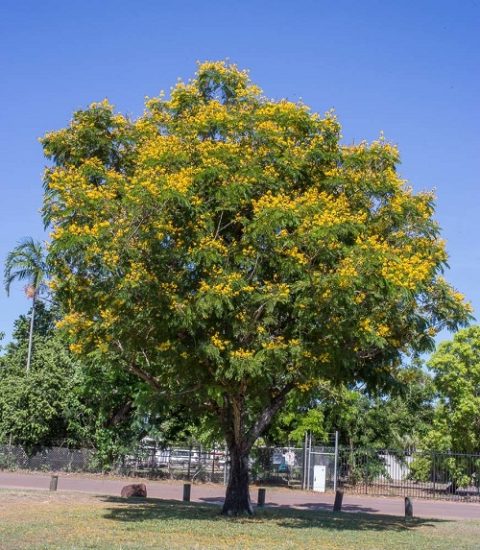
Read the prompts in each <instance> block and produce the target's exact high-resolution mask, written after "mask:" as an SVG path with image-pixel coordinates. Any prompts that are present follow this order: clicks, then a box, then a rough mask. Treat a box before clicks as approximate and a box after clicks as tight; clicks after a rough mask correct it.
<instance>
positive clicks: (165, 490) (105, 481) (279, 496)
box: [0, 472, 480, 519]
mask: <svg viewBox="0 0 480 550" xmlns="http://www.w3.org/2000/svg"><path fill="white" fill-rule="evenodd" d="M139 482H140V481H139V480H138V478H137V479H135V480H134V479H131V480H127V479H112V478H108V477H93V476H92V477H84V476H81V475H69V474H65V475H62V474H60V475H59V481H58V490H59V491H81V492H86V493H93V494H99V495H112V496H119V495H120V491H121V488H122V487H123V486H124V485H126V484H127V483H139ZM145 483H146V485H147V491H148V496H149V497H153V498H163V499H168V500H181V498H182V491H183V487H182V482H181V481H150V480H145ZM49 484H50V475H46V474H34V473H17V472H0V487H2V488H17V489H44V490H45V489H48V487H49ZM224 491H225V488H224V487H223V486H222V485H214V484H198V485H193V486H192V501H194V502H209V503H214V504H221V503H223V497H224ZM251 493H252V499H253V500H255V499H256V489H255V488H254V487H252V490H251ZM266 504H267V505H268V506H272V507H285V508H288V507H291V508H298V509H303V510H323V509H326V510H331V509H332V505H333V495H332V494H320V493H313V492H310V491H299V490H292V489H283V488H267V498H266ZM343 510H344V511H346V512H366V513H371V514H387V515H394V516H402V515H403V513H404V503H403V498H401V497H397V498H387V497H368V496H359V495H349V494H345V496H344V499H343ZM414 513H415V516H416V517H422V518H432V519H433V518H436V519H480V503H467V502H450V501H432V500H423V499H417V500H415V501H414Z"/></svg>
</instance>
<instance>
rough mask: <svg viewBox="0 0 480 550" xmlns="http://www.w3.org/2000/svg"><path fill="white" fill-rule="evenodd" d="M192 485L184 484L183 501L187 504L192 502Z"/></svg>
mask: <svg viewBox="0 0 480 550" xmlns="http://www.w3.org/2000/svg"><path fill="white" fill-rule="evenodd" d="M191 488H192V485H191V484H190V483H184V484H183V500H184V501H185V502H190V490H191Z"/></svg>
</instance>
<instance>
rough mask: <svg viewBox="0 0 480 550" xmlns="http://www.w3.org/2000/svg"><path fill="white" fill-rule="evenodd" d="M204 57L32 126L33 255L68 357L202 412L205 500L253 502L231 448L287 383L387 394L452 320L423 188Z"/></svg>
mask: <svg viewBox="0 0 480 550" xmlns="http://www.w3.org/2000/svg"><path fill="white" fill-rule="evenodd" d="M339 140H340V127H339V124H338V122H337V121H336V119H335V117H334V116H333V115H332V114H327V115H326V116H325V117H324V118H321V117H319V116H318V115H316V114H312V113H311V112H310V111H309V109H308V108H307V107H306V106H305V105H303V104H297V103H292V102H289V101H286V100H280V101H272V100H269V99H267V98H265V97H264V96H263V95H262V94H261V92H260V90H259V88H258V87H256V86H255V85H253V84H252V83H251V82H250V81H249V78H248V75H247V73H246V72H244V71H240V70H239V69H237V68H236V67H235V66H233V65H225V64H223V63H205V64H202V65H200V67H199V70H198V73H197V75H196V77H195V78H194V79H193V80H192V81H191V82H189V83H187V84H185V83H182V82H180V83H178V84H177V85H176V86H175V88H174V89H173V90H172V93H171V97H170V98H169V99H165V98H163V97H159V98H155V99H151V100H149V101H148V102H147V109H146V112H145V114H144V115H143V116H142V117H140V118H139V119H138V120H130V119H128V118H126V117H124V116H122V115H119V114H115V113H114V111H113V108H112V107H111V106H110V105H109V104H108V103H107V102H102V103H100V104H98V103H97V104H93V105H91V106H90V108H88V109H86V110H84V111H79V112H77V113H75V114H74V117H73V120H72V122H71V124H70V125H69V126H68V127H67V128H65V129H62V130H59V131H57V132H52V133H49V134H47V135H46V136H45V137H44V138H43V145H44V150H45V154H46V155H47V157H48V158H50V159H52V161H53V165H52V166H51V167H50V168H49V169H47V171H46V174H45V188H46V193H45V206H44V213H45V219H46V221H47V222H49V223H51V225H52V226H53V233H52V244H51V248H50V251H49V260H50V262H51V265H52V267H53V271H54V279H53V286H54V288H55V290H56V296H57V299H58V300H59V301H60V303H61V305H62V307H63V308H64V311H65V316H64V319H63V321H62V324H63V327H64V328H65V329H66V330H67V331H68V333H69V335H70V338H72V340H73V344H72V350H74V351H75V352H78V353H80V354H82V355H83V357H84V358H86V359H88V357H90V356H93V355H95V354H97V356H98V354H101V355H102V357H103V358H104V360H105V361H106V362H108V363H109V364H111V365H115V366H116V368H118V369H123V370H125V371H128V372H129V373H133V374H135V375H136V376H138V377H139V378H141V379H142V380H143V381H145V382H146V383H147V384H149V385H150V387H151V389H152V391H153V392H154V393H156V394H157V396H158V398H159V399H168V400H169V401H171V402H173V401H174V400H178V401H179V402H182V403H184V404H188V406H189V408H190V409H191V411H192V412H193V413H194V414H198V415H200V416H202V415H209V416H210V417H211V418H212V420H213V421H215V422H217V423H218V425H219V428H220V429H221V430H222V433H223V434H224V437H225V439H226V441H227V445H228V447H229V451H230V461H231V470H230V471H231V475H230V480H229V484H228V487H227V492H226V499H225V504H224V508H223V511H224V513H227V514H239V513H244V512H248V513H251V511H252V508H251V503H250V497H249V491H248V456H249V452H250V449H251V447H252V445H253V444H254V442H255V441H256V440H257V438H258V437H259V436H260V435H261V434H262V433H264V432H265V430H266V429H267V428H268V426H269V425H270V424H271V422H272V420H273V418H274V417H275V415H276V413H277V412H278V411H279V410H280V409H281V408H282V406H283V404H284V402H285V400H286V398H287V396H288V395H289V394H290V392H297V393H299V394H300V393H302V392H307V391H308V390H309V388H311V387H312V386H313V385H315V384H316V383H317V382H318V380H319V379H321V380H326V381H328V382H329V383H331V384H333V385H334V384H340V383H344V384H355V383H364V384H366V385H367V386H368V387H369V388H374V387H387V386H389V385H390V384H392V383H393V382H394V381H395V380H396V379H397V376H398V372H399V370H400V367H401V361H402V357H403V355H404V354H405V353H406V352H413V353H417V352H421V351H425V350H429V349H432V347H433V339H432V337H433V335H434V334H435V332H436V330H438V329H439V328H442V327H444V326H448V327H450V328H455V327H456V326H457V325H458V324H459V323H464V322H466V320H467V319H468V318H469V309H468V307H467V306H466V305H465V304H464V303H463V301H462V296H461V295H459V294H458V293H456V292H455V291H454V290H453V289H452V288H451V287H450V286H449V285H448V284H447V283H446V282H445V280H444V279H443V278H441V276H440V274H441V271H442V269H443V266H444V265H445V261H446V253H445V250H444V244H443V242H442V241H441V240H440V239H439V229H438V226H437V224H436V223H435V222H434V221H433V219H432V214H433V208H434V207H433V197H432V195H431V194H430V193H421V194H414V193H413V192H412V190H411V189H410V188H409V187H407V186H406V185H405V182H404V181H403V180H402V179H400V178H399V176H398V175H397V173H396V165H397V163H398V152H397V149H396V148H395V147H393V146H392V145H390V144H389V143H387V142H385V141H384V140H380V141H376V142H373V143H372V144H370V145H368V144H367V143H360V144H359V145H355V146H348V147H344V146H341V145H340V143H339Z"/></svg>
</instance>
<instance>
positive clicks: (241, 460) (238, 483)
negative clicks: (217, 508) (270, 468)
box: [222, 444, 253, 516]
mask: <svg viewBox="0 0 480 550" xmlns="http://www.w3.org/2000/svg"><path fill="white" fill-rule="evenodd" d="M229 452H230V478H229V481H228V485H227V492H226V494H225V502H224V504H223V509H222V514H224V515H227V516H242V515H250V516H251V515H252V514H253V508H252V503H251V501H250V491H249V488H248V482H249V479H248V477H249V476H248V456H249V451H248V450H247V451H245V450H244V449H243V448H242V446H241V445H238V444H232V445H230V446H229Z"/></svg>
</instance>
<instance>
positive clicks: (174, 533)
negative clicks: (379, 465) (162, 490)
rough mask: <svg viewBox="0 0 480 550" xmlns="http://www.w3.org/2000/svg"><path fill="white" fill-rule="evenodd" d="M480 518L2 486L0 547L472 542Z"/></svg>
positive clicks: (328, 548)
mask: <svg viewBox="0 0 480 550" xmlns="http://www.w3.org/2000/svg"><path fill="white" fill-rule="evenodd" d="M479 536H480V522H477V521H463V522H455V521H437V520H428V521H425V520H414V521H412V523H410V524H409V525H408V526H406V525H405V523H404V521H403V520H402V519H401V518H394V517H389V516H378V515H369V514H336V515H333V514H332V513H329V512H318V511H317V512H305V511H299V510H285V509H282V510H280V509H266V510H263V511H261V512H259V513H258V514H257V515H256V516H255V517H254V518H242V519H226V518H224V517H221V516H220V515H219V508H218V507H217V506H212V505H200V504H185V503H182V502H178V501H167V500H159V499H147V500H144V501H125V500H121V499H118V498H113V497H99V496H92V495H86V494H82V493H66V492H65V493H64V492H59V493H49V492H44V491H1V492H0V548H1V550H22V549H27V548H28V549H38V550H39V549H42V550H43V549H49V550H50V549H51V550H53V549H56V550H80V549H95V550H107V549H108V550H120V549H122V550H127V549H128V550H133V549H139V550H140V549H142V550H143V549H148V548H155V549H169V550H170V549H182V550H185V549H197V550H198V549H212V550H213V549H223V548H229V549H250V548H251V549H253V548H255V549H256V550H263V549H266V550H268V549H287V548H290V549H302V548H305V549H308V548H312V549H313V548H316V549H317V548H321V549H325V550H333V549H342V550H347V549H355V550H360V549H378V550H380V549H381V550H384V549H385V550H387V549H395V550H397V549H407V548H412V549H415V550H421V549H425V550H426V549H428V550H430V549H437V548H438V549H445V550H446V549H448V550H450V549H453V548H455V549H474V548H478V547H479V543H478V540H479Z"/></svg>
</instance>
